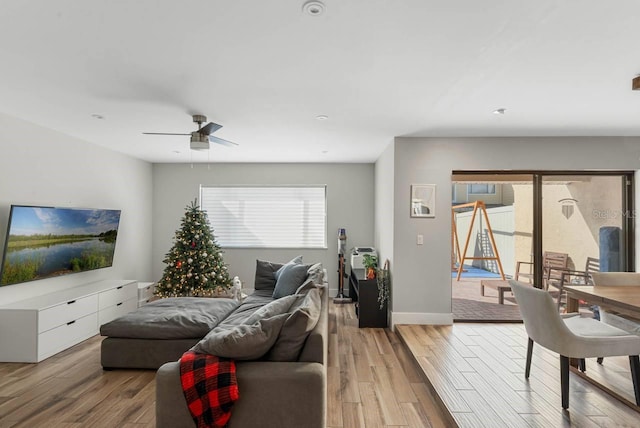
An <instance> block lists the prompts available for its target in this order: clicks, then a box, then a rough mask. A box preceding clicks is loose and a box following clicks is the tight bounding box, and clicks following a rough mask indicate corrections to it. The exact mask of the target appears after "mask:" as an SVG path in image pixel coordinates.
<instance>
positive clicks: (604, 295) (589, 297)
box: [564, 284, 640, 412]
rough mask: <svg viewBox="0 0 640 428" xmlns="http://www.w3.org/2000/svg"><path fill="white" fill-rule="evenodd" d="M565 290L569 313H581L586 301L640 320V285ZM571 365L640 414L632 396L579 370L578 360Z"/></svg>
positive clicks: (566, 288) (571, 362) (565, 288)
mask: <svg viewBox="0 0 640 428" xmlns="http://www.w3.org/2000/svg"><path fill="white" fill-rule="evenodd" d="M564 290H566V292H567V313H571V312H579V307H580V301H584V302H587V303H589V304H592V305H598V306H600V307H602V308H604V309H608V310H612V311H615V312H618V313H621V314H626V315H629V316H631V317H633V318H637V319H640V284H638V285H625V286H614V285H600V286H597V285H595V286H586V285H567V286H565V287H564ZM605 360H606V358H605ZM570 364H571V366H572V367H571V371H572V372H574V373H576V374H577V375H578V376H580V377H582V378H583V379H585V380H587V381H588V382H590V383H592V384H594V385H595V386H597V387H599V388H600V389H602V390H604V391H605V392H607V393H609V394H610V395H612V396H614V397H615V398H617V399H618V400H620V401H622V402H623V403H625V404H627V405H628V406H629V407H631V408H633V409H634V410H636V411H639V412H640V406H637V405H636V404H635V400H633V398H632V397H631V396H629V395H628V394H625V393H623V392H621V391H620V390H619V389H618V388H616V387H615V386H612V385H607V384H604V383H603V382H601V381H599V380H596V379H594V378H593V377H592V376H589V372H588V370H587V372H582V371H580V370H578V369H577V367H578V366H579V361H578V360H577V359H570Z"/></svg>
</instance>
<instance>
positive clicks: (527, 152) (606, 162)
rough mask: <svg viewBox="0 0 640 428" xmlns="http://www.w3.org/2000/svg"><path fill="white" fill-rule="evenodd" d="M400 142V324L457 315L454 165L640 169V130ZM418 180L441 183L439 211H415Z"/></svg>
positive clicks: (396, 306)
mask: <svg viewBox="0 0 640 428" xmlns="http://www.w3.org/2000/svg"><path fill="white" fill-rule="evenodd" d="M394 146H395V147H394V153H395V159H394V166H393V170H394V194H395V200H394V210H395V213H394V220H393V225H394V226H393V228H394V234H393V240H394V251H393V259H394V269H393V285H392V287H393V305H392V308H393V315H392V316H393V323H394V324H396V323H399V322H417V323H447V322H451V320H452V316H451V271H450V254H451V235H450V234H451V224H450V222H451V212H450V206H451V195H450V193H451V172H452V171H453V170H511V169H515V170H586V169H592V170H596V169H615V170H636V169H638V167H639V166H640V138H637V137H633V138H625V137H571V138H396V140H395V143H394ZM385 153H386V152H385ZM380 162H386V161H385V160H384V159H382V158H381V160H379V161H378V163H380ZM412 183H422V184H436V185H437V186H438V187H437V208H436V217H435V218H410V217H409V186H410V185H411V184H412ZM637 193H638V189H636V194H637ZM376 227H377V228H378V229H380V228H385V227H386V226H385V225H382V224H377V225H376ZM377 233H381V232H380V230H377ZM417 234H422V235H424V242H425V245H422V246H417V245H416V235H417Z"/></svg>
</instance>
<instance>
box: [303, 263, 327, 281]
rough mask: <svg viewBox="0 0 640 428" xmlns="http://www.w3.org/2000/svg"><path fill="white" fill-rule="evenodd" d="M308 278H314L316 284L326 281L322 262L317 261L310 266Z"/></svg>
mask: <svg viewBox="0 0 640 428" xmlns="http://www.w3.org/2000/svg"><path fill="white" fill-rule="evenodd" d="M307 278H308V279H311V280H313V282H315V283H316V284H322V283H324V269H323V267H322V263H316V264H313V265H311V267H309V270H308V271H307Z"/></svg>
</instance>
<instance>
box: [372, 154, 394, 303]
mask: <svg viewBox="0 0 640 428" xmlns="http://www.w3.org/2000/svg"><path fill="white" fill-rule="evenodd" d="M393 153H394V145H393V144H390V145H389V146H388V147H387V148H386V149H385V150H384V152H382V154H381V155H380V157H379V158H378V160H377V161H376V164H375V194H376V197H375V246H376V248H377V249H378V256H379V258H380V260H381V261H382V263H380V265H382V264H383V263H384V260H389V271H390V273H391V275H393V270H394V269H393V204H394V194H393V182H394V178H393V161H394V156H393ZM392 279H393V278H392ZM391 300H392V301H393V296H391ZM390 306H391V305H390Z"/></svg>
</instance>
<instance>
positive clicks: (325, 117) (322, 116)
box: [316, 114, 329, 120]
mask: <svg viewBox="0 0 640 428" xmlns="http://www.w3.org/2000/svg"><path fill="white" fill-rule="evenodd" d="M316 119H318V120H327V119H329V116H327V115H326V114H319V115H317V116H316Z"/></svg>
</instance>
